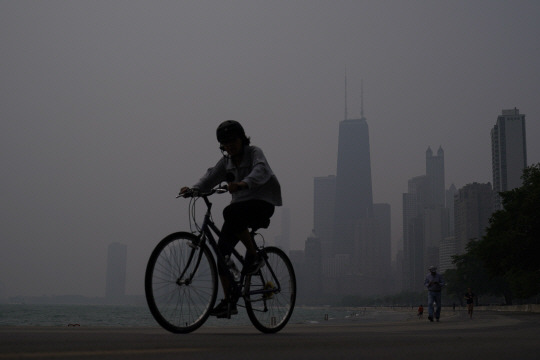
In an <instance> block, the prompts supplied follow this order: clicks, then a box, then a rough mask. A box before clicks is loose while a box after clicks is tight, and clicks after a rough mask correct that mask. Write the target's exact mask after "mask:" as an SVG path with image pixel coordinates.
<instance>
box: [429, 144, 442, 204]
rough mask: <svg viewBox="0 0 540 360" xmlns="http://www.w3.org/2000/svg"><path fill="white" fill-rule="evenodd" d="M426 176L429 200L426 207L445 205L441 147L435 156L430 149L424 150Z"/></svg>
mask: <svg viewBox="0 0 540 360" xmlns="http://www.w3.org/2000/svg"><path fill="white" fill-rule="evenodd" d="M426 175H427V177H428V181H429V187H430V189H429V190H430V191H429V193H430V199H428V204H427V205H428V206H431V205H440V206H444V203H445V185H444V151H443V149H442V147H441V146H439V150H437V155H435V156H434V155H433V151H431V147H428V149H427V150H426Z"/></svg>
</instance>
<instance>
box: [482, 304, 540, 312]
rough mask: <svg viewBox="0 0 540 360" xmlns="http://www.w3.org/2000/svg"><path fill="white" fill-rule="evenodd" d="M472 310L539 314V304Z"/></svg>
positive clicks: (486, 307)
mask: <svg viewBox="0 0 540 360" xmlns="http://www.w3.org/2000/svg"><path fill="white" fill-rule="evenodd" d="M474 310H480V311H481V310H490V311H513V312H533V313H540V304H524V305H508V306H475V307H474Z"/></svg>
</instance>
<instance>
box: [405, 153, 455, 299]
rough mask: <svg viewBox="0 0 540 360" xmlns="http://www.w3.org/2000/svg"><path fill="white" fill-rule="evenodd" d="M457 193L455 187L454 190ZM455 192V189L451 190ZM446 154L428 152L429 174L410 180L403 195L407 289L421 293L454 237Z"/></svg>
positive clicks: (427, 164) (427, 167)
mask: <svg viewBox="0 0 540 360" xmlns="http://www.w3.org/2000/svg"><path fill="white" fill-rule="evenodd" d="M454 189H455V187H454ZM449 191H450V192H451V191H452V187H451V188H450V189H449ZM447 195H448V191H446V190H445V173H444V151H443V149H442V147H441V146H439V149H438V150H437V155H433V151H432V150H431V147H428V149H427V150H426V174H425V175H421V176H416V177H414V178H412V179H410V180H409V183H408V192H407V193H405V194H403V288H404V289H405V290H410V291H421V290H422V289H423V280H424V276H425V273H426V270H427V268H428V267H429V266H430V265H435V266H436V265H438V262H439V258H440V246H441V243H442V242H443V239H445V238H446V237H448V236H450V234H451V230H450V211H451V209H449V208H448V207H447V200H446V197H447Z"/></svg>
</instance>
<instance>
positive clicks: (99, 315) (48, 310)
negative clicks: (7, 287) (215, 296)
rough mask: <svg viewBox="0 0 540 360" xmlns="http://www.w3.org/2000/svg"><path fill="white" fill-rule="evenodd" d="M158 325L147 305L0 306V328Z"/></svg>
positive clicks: (362, 315) (343, 318)
mask: <svg viewBox="0 0 540 360" xmlns="http://www.w3.org/2000/svg"><path fill="white" fill-rule="evenodd" d="M414 315H415V313H414V310H410V311H402V310H401V311H392V310H388V309H385V310H380V309H374V308H357V309H344V308H331V307H296V308H295V309H294V312H293V315H292V317H291V320H290V321H289V323H291V324H318V323H339V322H353V321H355V322H372V321H401V320H407V319H409V318H412V317H414ZM70 324H78V325H80V326H117V327H157V326H159V325H158V324H157V323H156V322H155V320H154V318H153V317H152V315H151V314H150V311H149V310H148V307H146V306H113V305H34V304H0V326H68V325H70ZM205 325H206V326H231V325H235V326H236V325H251V323H250V321H249V318H248V317H247V314H246V312H245V310H244V309H242V308H239V313H238V315H235V316H233V317H232V318H231V319H230V320H227V319H216V318H212V317H210V318H209V319H208V321H207V322H206V323H205Z"/></svg>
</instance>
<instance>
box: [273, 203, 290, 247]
mask: <svg viewBox="0 0 540 360" xmlns="http://www.w3.org/2000/svg"><path fill="white" fill-rule="evenodd" d="M276 246H277V247H279V248H280V249H281V250H283V251H285V254H288V253H289V251H290V249H291V210H290V209H289V208H286V207H284V208H282V210H281V234H280V235H278V236H276Z"/></svg>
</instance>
